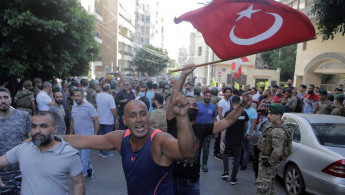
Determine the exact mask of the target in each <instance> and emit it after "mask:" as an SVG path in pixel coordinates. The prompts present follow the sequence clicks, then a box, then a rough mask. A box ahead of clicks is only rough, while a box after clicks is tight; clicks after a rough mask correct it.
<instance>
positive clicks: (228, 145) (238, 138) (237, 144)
mask: <svg viewBox="0 0 345 195" xmlns="http://www.w3.org/2000/svg"><path fill="white" fill-rule="evenodd" d="M240 102H241V99H240V97H239V96H237V95H235V96H233V97H232V99H231V103H232V105H233V108H234V109H235V108H236V107H237V106H238V105H239V103H240ZM232 110H233V109H231V110H230V111H227V112H225V114H224V117H226V116H227V115H228V114H230V112H231V111H232ZM248 120H249V117H248V114H247V112H246V111H242V114H241V116H240V117H238V119H237V121H236V122H235V123H234V124H232V125H231V126H230V127H228V128H227V129H226V131H225V132H224V131H223V132H222V137H221V145H222V147H223V149H224V146H225V150H224V153H223V165H224V173H223V174H222V176H221V177H222V179H226V178H228V177H229V159H228V156H229V153H230V151H231V150H232V152H233V154H234V159H233V166H232V173H231V180H230V183H231V184H232V185H235V184H236V183H237V179H236V176H237V172H238V168H239V166H240V160H241V149H242V142H243V140H244V134H245V130H246V129H248ZM224 134H225V142H224Z"/></svg>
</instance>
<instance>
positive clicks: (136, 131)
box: [63, 90, 195, 195]
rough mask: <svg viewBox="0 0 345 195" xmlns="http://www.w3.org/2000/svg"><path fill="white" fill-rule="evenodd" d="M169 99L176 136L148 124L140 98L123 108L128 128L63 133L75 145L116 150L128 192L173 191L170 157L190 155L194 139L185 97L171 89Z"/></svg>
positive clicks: (177, 157) (193, 150)
mask: <svg viewBox="0 0 345 195" xmlns="http://www.w3.org/2000/svg"><path fill="white" fill-rule="evenodd" d="M171 102H172V103H171V104H172V106H171V107H170V109H171V112H173V113H174V115H176V120H177V129H178V135H177V139H175V138H174V137H173V136H171V135H170V134H168V133H164V132H162V131H160V130H159V129H153V128H152V127H151V125H150V119H149V115H148V109H147V107H146V105H145V104H144V103H143V102H141V101H139V100H132V101H130V102H128V104H127V105H126V106H125V108H124V116H123V121H124V123H125V125H126V126H128V129H127V130H117V131H114V132H110V133H108V134H105V135H94V136H84V135H66V136H63V137H64V139H66V140H67V141H68V142H69V143H71V144H72V146H74V147H75V148H89V149H95V150H117V151H119V152H120V153H121V155H122V166H123V170H124V173H125V177H126V181H127V191H128V194H129V195H134V194H135V195H136V194H173V176H172V168H173V161H174V160H182V159H186V158H191V157H192V156H193V154H194V152H195V142H194V133H193V130H192V127H191V125H190V122H189V119H188V117H187V115H188V107H189V102H188V100H187V99H186V97H185V96H183V95H182V94H181V93H177V92H176V90H173V93H172V98H171Z"/></svg>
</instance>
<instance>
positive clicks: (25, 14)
mask: <svg viewBox="0 0 345 195" xmlns="http://www.w3.org/2000/svg"><path fill="white" fill-rule="evenodd" d="M0 29H1V36H0V40H1V41H0V42H1V45H0V69H1V73H0V74H1V75H3V74H5V75H8V76H10V77H12V78H14V77H15V78H22V79H32V78H34V77H40V78H42V79H43V80H50V79H52V78H63V79H64V78H67V77H69V76H71V75H72V76H82V75H87V74H88V71H89V61H91V60H92V59H93V58H94V57H95V56H97V55H98V47H97V44H96V42H95V41H94V31H95V19H94V17H93V16H91V15H88V14H87V12H86V11H85V10H84V9H83V8H82V7H81V5H80V3H79V2H78V1H77V0H44V1H41V0H4V1H1V2H0Z"/></svg>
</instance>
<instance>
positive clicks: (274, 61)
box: [262, 45, 297, 81]
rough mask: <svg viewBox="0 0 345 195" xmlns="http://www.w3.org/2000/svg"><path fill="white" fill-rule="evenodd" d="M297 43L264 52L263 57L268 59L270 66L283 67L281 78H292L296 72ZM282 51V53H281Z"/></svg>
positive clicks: (284, 79)
mask: <svg viewBox="0 0 345 195" xmlns="http://www.w3.org/2000/svg"><path fill="white" fill-rule="evenodd" d="M296 49H297V45H289V46H286V47H282V48H279V49H275V50H271V51H267V52H264V53H262V58H263V59H264V60H265V61H267V63H268V65H269V67H270V68H272V67H273V68H281V72H280V79H281V80H282V81H287V80H288V79H289V78H290V79H292V78H293V76H294V72H295V63H296ZM279 53H280V54H279Z"/></svg>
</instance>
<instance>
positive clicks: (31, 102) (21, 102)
mask: <svg viewBox="0 0 345 195" xmlns="http://www.w3.org/2000/svg"><path fill="white" fill-rule="evenodd" d="M23 87H24V89H23V90H20V91H18V92H17V94H16V96H14V102H15V103H16V104H17V109H18V110H24V111H26V112H27V113H28V114H29V115H30V116H31V117H32V115H34V113H35V109H36V104H35V97H34V93H33V92H31V91H30V90H32V82H31V81H25V82H24V83H23Z"/></svg>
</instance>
